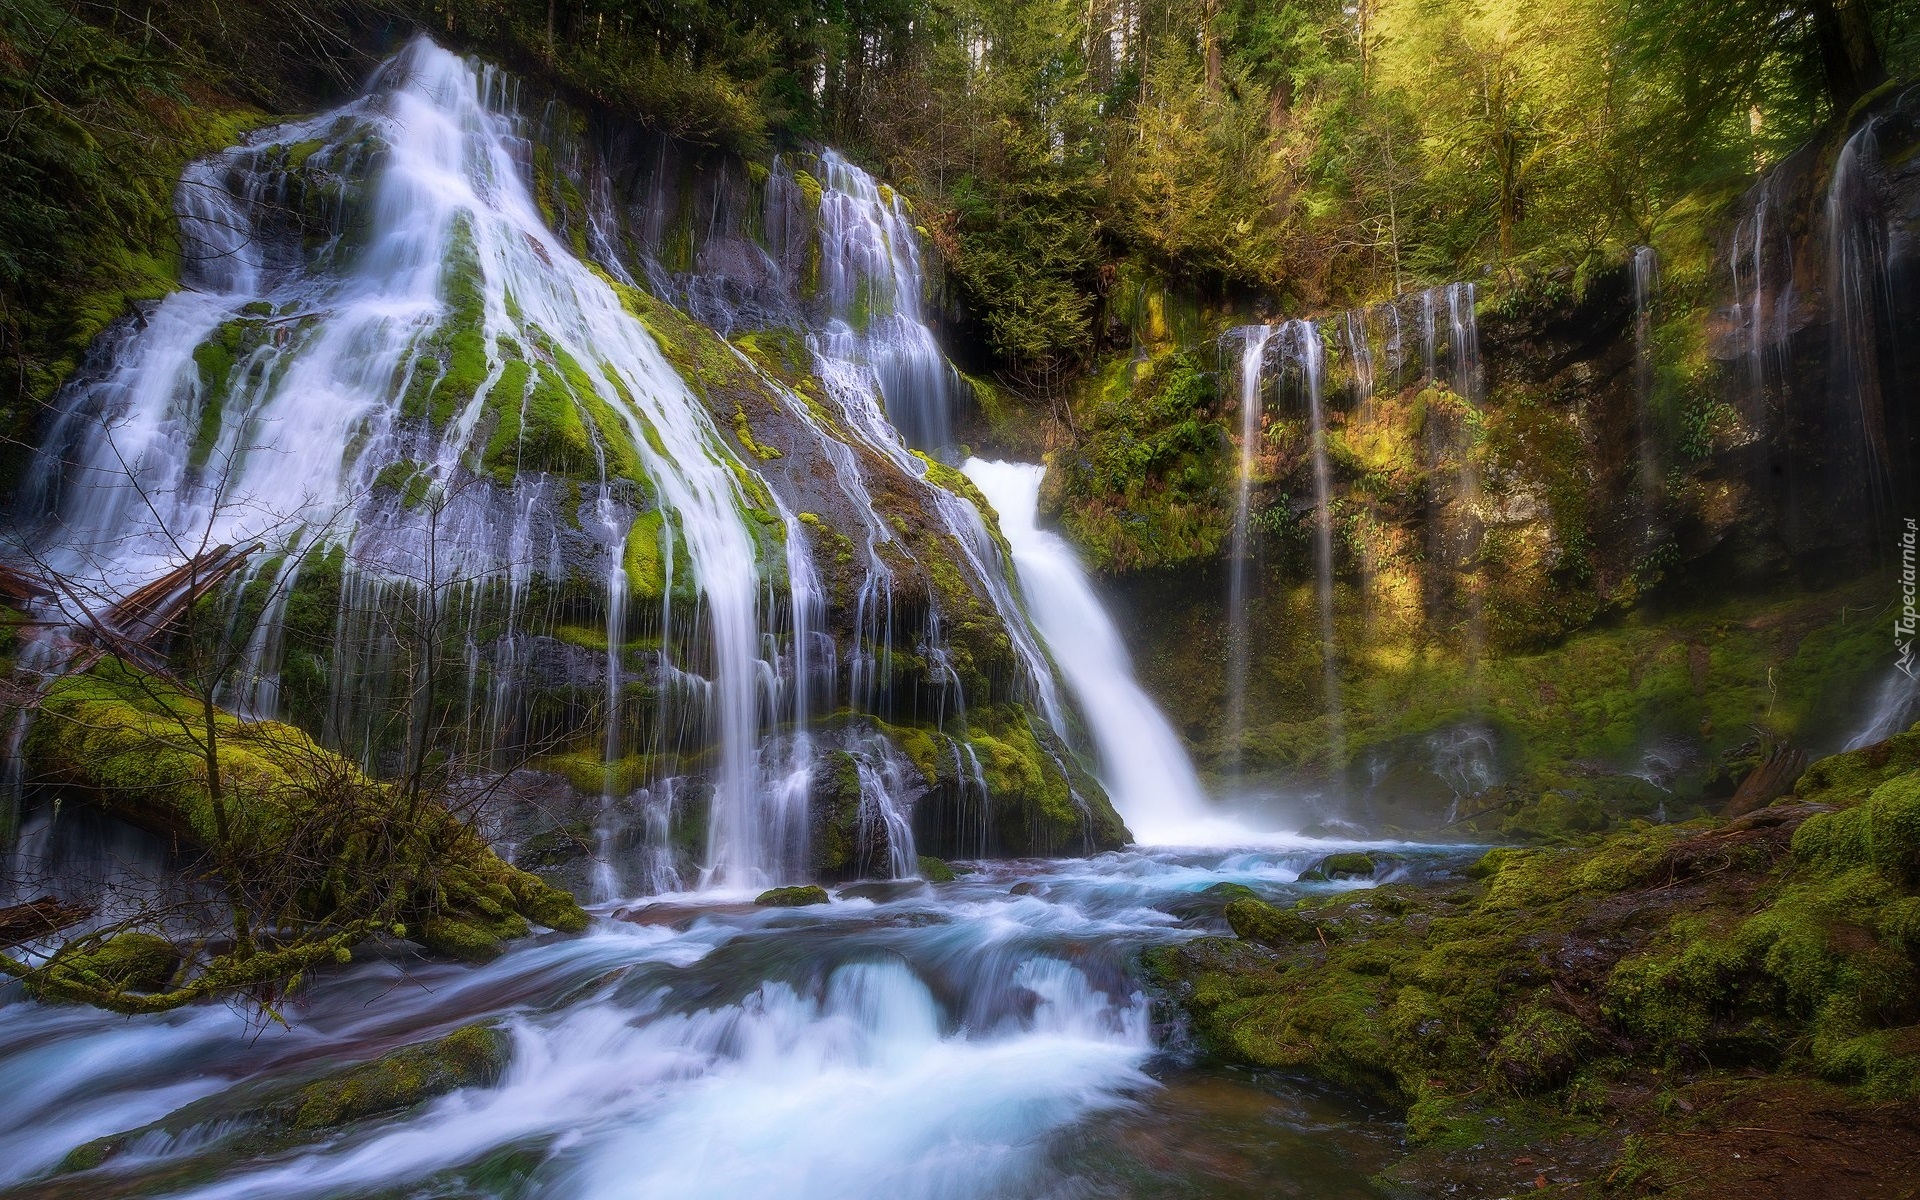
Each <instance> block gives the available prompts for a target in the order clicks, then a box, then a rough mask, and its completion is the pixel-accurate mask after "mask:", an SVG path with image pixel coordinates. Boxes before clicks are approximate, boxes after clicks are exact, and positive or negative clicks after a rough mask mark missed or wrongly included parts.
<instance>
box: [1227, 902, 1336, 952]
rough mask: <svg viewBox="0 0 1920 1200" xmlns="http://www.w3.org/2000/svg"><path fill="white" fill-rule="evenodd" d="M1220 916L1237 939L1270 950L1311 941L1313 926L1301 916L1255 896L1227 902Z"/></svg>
mask: <svg viewBox="0 0 1920 1200" xmlns="http://www.w3.org/2000/svg"><path fill="white" fill-rule="evenodd" d="M1221 915H1222V916H1224V917H1225V918H1226V919H1227V924H1228V925H1229V926H1231V927H1232V928H1233V933H1234V936H1235V937H1240V938H1245V939H1246V940H1247V941H1250V942H1260V943H1262V944H1263V945H1268V946H1281V945H1285V944H1287V943H1289V942H1305V941H1311V940H1312V939H1313V937H1314V926H1313V923H1312V922H1311V921H1308V920H1307V919H1306V918H1305V917H1302V916H1301V915H1300V914H1299V913H1296V912H1292V911H1290V910H1287V909H1281V908H1275V907H1274V906H1273V905H1271V904H1268V903H1267V902H1266V901H1264V900H1261V899H1259V898H1258V897H1256V896H1252V895H1247V896H1236V897H1235V898H1234V899H1232V900H1230V901H1228V902H1227V906H1226V908H1225V909H1223V910H1222V912H1221Z"/></svg>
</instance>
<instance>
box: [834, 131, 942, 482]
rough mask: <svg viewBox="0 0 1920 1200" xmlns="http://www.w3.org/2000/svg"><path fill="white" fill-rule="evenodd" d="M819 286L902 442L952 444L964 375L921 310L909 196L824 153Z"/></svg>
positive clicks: (931, 447)
mask: <svg viewBox="0 0 1920 1200" xmlns="http://www.w3.org/2000/svg"><path fill="white" fill-rule="evenodd" d="M820 170H821V174H822V176H823V178H822V179H821V180H820V183H821V186H822V190H821V197H820V250H821V253H820V289H821V292H822V293H823V295H824V297H825V298H826V301H827V303H828V306H829V311H830V312H831V313H832V316H833V318H834V320H835V321H837V322H839V323H841V324H843V325H844V326H845V329H844V330H843V331H840V333H841V336H844V337H847V338H850V339H852V340H854V341H856V342H857V343H858V347H859V352H858V355H857V357H859V358H860V359H861V360H862V361H863V362H865V364H866V366H867V369H868V370H870V371H871V372H872V373H873V378H874V382H875V385H876V386H877V387H878V389H879V392H880V396H881V398H882V400H883V401H884V405H885V412H886V415H887V417H888V418H889V420H890V421H891V423H892V425H893V428H894V429H895V430H897V431H898V433H899V437H900V439H901V440H903V441H905V442H906V444H907V445H909V446H913V447H916V448H918V449H922V450H929V451H932V450H939V449H942V448H944V447H945V446H947V444H948V443H949V442H950V441H951V440H952V428H953V416H952V406H953V402H954V397H955V396H956V395H957V394H958V389H959V384H960V379H959V376H958V375H957V374H956V373H955V371H954V369H953V366H952V365H951V364H950V363H948V362H947V356H946V355H945V354H943V353H942V352H941V350H940V346H939V344H938V343H937V342H935V341H934V337H933V331H932V329H930V328H929V327H928V326H927V323H926V319H925V317H924V315H923V313H922V298H921V292H922V289H923V287H924V273H923V271H922V269H921V266H920V250H919V240H918V239H917V238H916V237H915V235H914V232H913V221H912V219H911V218H910V217H909V215H908V213H907V210H906V202H905V201H903V200H902V199H901V198H900V197H899V195H898V194H897V193H895V192H894V191H893V190H892V189H890V188H885V187H882V186H881V185H880V184H879V183H878V182H876V181H875V180H874V178H873V177H872V176H871V175H869V174H867V173H866V172H865V171H862V170H861V169H860V168H858V167H856V166H854V165H853V164H852V163H850V162H848V161H847V160H846V159H845V158H842V157H841V156H840V155H839V154H838V153H837V152H835V151H832V150H828V151H826V152H824V153H823V154H821V156H820Z"/></svg>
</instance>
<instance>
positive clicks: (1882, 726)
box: [1840, 667, 1920, 750]
mask: <svg viewBox="0 0 1920 1200" xmlns="http://www.w3.org/2000/svg"><path fill="white" fill-rule="evenodd" d="M1916 718H1920V678H1916V677H1915V676H1912V675H1909V674H1907V673H1906V672H1905V671H1903V670H1901V669H1900V668H1899V667H1895V668H1893V669H1892V670H1890V671H1888V672H1887V677H1886V678H1885V679H1884V680H1882V681H1881V683H1880V687H1879V689H1878V690H1877V691H1875V692H1874V694H1873V702H1872V704H1871V705H1870V706H1869V707H1868V709H1867V712H1866V720H1864V721H1863V722H1861V724H1860V727H1859V728H1858V729H1857V730H1855V731H1854V733H1853V735H1852V736H1850V737H1849V738H1847V741H1846V744H1845V745H1843V746H1841V747H1840V748H1841V749H1842V750H1858V749H1860V748H1861V747H1862V746H1871V745H1873V744H1874V743H1875V742H1884V741H1886V740H1887V739H1888V738H1890V737H1892V736H1893V735H1894V734H1896V733H1905V732H1906V731H1907V730H1908V729H1909V728H1911V727H1912V726H1913V723H1914V721H1915V719H1916Z"/></svg>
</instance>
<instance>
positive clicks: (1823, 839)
mask: <svg viewBox="0 0 1920 1200" xmlns="http://www.w3.org/2000/svg"><path fill="white" fill-rule="evenodd" d="M1907 736H1909V737H1911V736H1914V735H1907ZM1793 850H1794V853H1795V854H1796V855H1798V856H1799V857H1801V858H1802V859H1805V860H1807V861H1809V862H1812V863H1816V864H1818V865H1820V866H1822V867H1825V868H1826V869H1828V870H1846V869H1848V868H1850V867H1872V868H1874V869H1875V870H1878V871H1879V872H1881V873H1882V874H1884V875H1885V876H1887V878H1889V879H1892V880H1895V881H1897V882H1899V883H1903V884H1906V885H1909V886H1920V771H1910V772H1907V773H1906V774H1902V775H1896V776H1894V777H1893V778H1891V779H1889V780H1887V781H1886V782H1885V783H1882V784H1880V785H1879V786H1878V787H1876V788H1874V790H1873V792H1872V793H1871V794H1870V795H1869V796H1868V797H1867V799H1866V800H1865V801H1864V802H1863V803H1860V804H1857V805H1855V806H1854V807H1852V808H1847V809H1843V810H1841V811H1839V812H1832V813H1822V814H1820V815H1818V816H1815V817H1814V818H1813V819H1812V820H1810V821H1808V822H1807V823H1806V824H1804V825H1802V826H1801V827H1800V830H1799V832H1798V833H1796V834H1795V835H1794V839H1793Z"/></svg>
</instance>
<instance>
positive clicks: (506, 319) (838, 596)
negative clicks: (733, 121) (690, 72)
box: [16, 42, 1126, 893]
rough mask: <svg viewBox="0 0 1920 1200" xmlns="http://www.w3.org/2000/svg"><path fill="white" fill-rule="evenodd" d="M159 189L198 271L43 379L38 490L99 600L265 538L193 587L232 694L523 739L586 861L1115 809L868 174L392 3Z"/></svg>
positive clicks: (483, 759) (551, 824)
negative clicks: (363, 51) (222, 572)
mask: <svg viewBox="0 0 1920 1200" xmlns="http://www.w3.org/2000/svg"><path fill="white" fill-rule="evenodd" d="M178 203H179V205H180V210H181V213H182V219H183V228H184V233H183V236H182V239H181V240H182V243H183V245H184V246H185V247H186V248H187V253H186V254H185V255H184V260H185V261H184V264H183V268H182V269H183V281H184V282H185V283H186V285H187V290H185V291H182V292H177V293H174V294H172V295H170V296H168V297H167V298H166V299H165V300H163V301H161V302H159V303H158V304H157V305H148V306H143V307H142V308H141V309H140V311H139V312H138V313H137V314H135V315H134V316H133V317H132V318H130V319H129V320H127V321H125V322H122V323H121V324H120V325H119V326H117V327H116V328H115V329H114V330H113V331H111V332H110V333H109V334H108V335H107V336H106V338H105V339H104V340H103V341H102V342H101V343H100V344H99V345H98V346H97V347H96V348H95V350H94V351H93V352H92V354H91V355H90V358H89V361H88V365H87V366H86V367H85V368H84V369H83V370H82V371H81V372H80V373H79V374H78V375H76V377H75V378H74V379H73V380H72V381H71V382H70V383H69V384H68V385H67V386H66V387H65V388H64V389H63V390H62V392H61V393H60V395H59V397H58V399H57V402H56V404H55V406H54V407H55V413H54V416H53V417H52V419H51V421H50V424H49V427H48V429H47V431H46V435H45V438H44V445H43V449H42V451H41V453H40V455H39V457H38V459H37V460H36V463H35V466H34V468H33V470H32V472H31V473H30V479H29V483H28V486H27V488H26V490H25V492H24V493H23V495H22V498H21V500H20V502H19V504H18V506H17V509H16V515H17V517H18V518H19V523H20V525H21V526H22V529H23V535H24V537H23V540H24V542H25V543H26V545H27V546H28V547H29V551H30V553H29V554H28V555H27V558H28V559H29V560H30V562H29V565H30V567H31V569H32V570H33V571H35V572H38V573H40V574H44V575H50V576H51V575H57V576H60V577H63V578H69V579H77V580H81V581H82V584H81V587H80V589H78V590H79V591H80V592H84V593H85V594H87V595H90V596H96V597H101V598H104V599H105V600H111V599H112V598H114V597H117V596H120V595H123V594H125V593H127V592H129V591H130V590H132V589H135V588H138V587H139V586H141V585H142V584H144V583H145V582H146V581H147V580H148V579H150V578H152V577H154V576H155V575H156V574H157V573H159V572H161V571H162V570H164V569H166V568H167V567H168V566H169V565H170V564H173V563H175V562H176V561H177V560H178V559H179V558H180V557H181V555H182V553H183V549H184V550H185V551H189V552H190V551H191V548H192V547H193V546H195V545H206V546H211V545H214V544H215V543H220V544H232V545H236V546H242V547H244V546H246V545H248V544H250V543H251V544H256V545H257V546H258V550H257V552H255V553H254V554H253V555H252V557H251V559H250V565H249V566H248V567H247V568H246V570H245V571H243V572H242V573H241V574H240V575H239V576H237V577H236V583H235V584H234V586H232V587H231V588H228V589H226V590H224V591H222V592H220V593H219V594H218V595H217V596H211V597H209V598H207V599H206V600H205V601H204V602H203V603H204V604H205V605H210V606H213V610H214V611H215V612H216V615H219V614H224V615H220V616H219V619H218V620H214V621H211V622H208V623H204V625H205V628H208V629H210V630H212V631H213V632H212V633H210V634H209V636H210V637H212V638H213V639H214V640H216V641H219V640H221V639H225V641H226V642H227V643H230V644H231V645H232V648H233V650H234V655H235V658H236V661H237V662H238V664H239V665H238V667H237V669H236V670H234V671H233V672H232V675H231V678H229V679H225V680H223V681H222V682H221V685H220V690H221V695H222V701H223V703H225V704H227V705H229V706H230V707H233V708H236V709H239V710H240V711H242V712H245V713H247V714H249V715H253V716H259V717H272V716H279V717H283V718H285V719H287V720H290V721H293V722H294V723H296V724H298V725H300V726H302V727H304V728H305V729H307V730H309V731H310V732H312V733H314V734H315V735H317V736H319V737H320V738H321V739H322V740H323V741H325V742H326V743H328V744H330V745H332V746H335V747H337V748H339V749H341V750H342V751H344V752H346V753H347V754H348V755H350V756H351V757H353V758H354V759H355V760H357V761H359V762H360V763H362V764H363V765H365V766H366V767H368V768H370V769H372V770H374V771H375V772H378V773H381V774H389V773H397V774H401V775H405V774H407V773H409V772H418V771H421V770H425V769H432V770H435V771H439V772H442V773H443V774H445V775H447V776H448V777H450V778H459V779H463V780H466V781H468V782H470V783H471V782H473V781H483V780H486V779H498V778H501V777H502V776H503V773H507V772H511V774H510V776H507V783H506V785H505V787H504V788H503V789H501V790H500V791H499V793H498V794H497V795H496V796H495V798H494V800H493V801H492V804H491V807H492V810H493V816H492V820H493V822H494V825H495V829H496V832H497V833H498V834H499V836H500V837H501V839H502V840H503V841H504V842H505V843H506V844H507V845H509V846H510V847H512V848H514V850H515V852H517V853H518V854H519V855H520V856H521V858H522V860H523V861H525V862H527V863H528V864H529V865H532V866H535V867H538V868H541V869H543V870H546V871H548V872H550V873H553V874H555V875H556V876H557V877H559V878H562V879H564V880H565V881H567V882H569V883H570V884H572V885H574V886H576V887H581V888H594V887H597V888H599V889H601V890H603V891H608V892H611V891H616V890H618V891H621V892H623V893H624V892H626V891H630V890H633V889H635V888H640V887H646V886H654V887H661V886H674V885H676V884H691V883H693V882H695V881H697V880H699V879H701V878H703V877H706V878H709V879H714V880H718V881H721V882H734V883H738V884H742V885H754V884H761V883H766V882H779V881H782V880H785V879H791V878H812V877H820V878H828V879H833V878H845V877H850V876H854V875H861V874H879V875H887V874H910V873H912V872H913V871H914V869H915V862H916V858H915V855H916V852H930V853H935V854H963V853H964V854H982V853H1073V852H1084V851H1087V850H1091V849H1094V848H1097V847H1103V846H1112V845H1117V844H1119V843H1120V842H1122V841H1123V840H1124V839H1125V837H1126V831H1125V829H1124V827H1123V826H1122V825H1121V823H1120V821H1119V819H1118V818H1117V816H1115V815H1114V813H1113V811H1112V809H1111V807H1110V805H1109V804H1108V803H1107V801H1106V798H1105V796H1104V794H1103V793H1102V791H1101V789H1100V787H1099V785H1098V784H1097V783H1096V782H1094V781H1093V780H1092V779H1091V777H1090V776H1089V775H1088V774H1087V773H1086V771H1085V770H1084V769H1082V767H1081V765H1080V761H1079V759H1078V757H1077V756H1076V754H1075V751H1074V749H1073V747H1072V745H1071V742H1072V740H1073V739H1074V738H1075V737H1076V736H1077V735H1076V733H1075V729H1074V720H1075V718H1074V717H1073V714H1072V713H1071V711H1070V710H1069V708H1068V707H1067V706H1066V704H1065V703H1064V701H1063V700H1062V699H1061V698H1060V696H1059V694H1058V690H1057V688H1056V685H1055V683H1054V679H1053V675H1052V668H1051V666H1050V664H1049V663H1048V662H1047V660H1046V657H1045V655H1044V653H1042V651H1041V650H1040V649H1039V647H1038V645H1037V643H1036V642H1035V640H1034V638H1033V635H1032V634H1031V632H1030V631H1029V630H1028V628H1027V625H1026V622H1025V619H1024V617H1023V616H1022V614H1021V611H1020V607H1019V601H1018V598H1017V595H1016V593H1015V591H1014V588H1013V587H1012V585H1011V582H1010V567H1009V565H1008V562H1007V559H1006V555H1005V550H1004V544H1003V543H1002V542H1001V541H1000V539H999V538H998V536H997V533H996V531H995V530H994V529H993V526H992V524H991V520H992V518H991V512H990V510H989V509H987V507H986V505H985V504H984V502H982V501H980V500H979V498H978V496H977V494H976V493H975V492H974V491H973V489H972V488H971V486H970V485H969V484H968V483H967V482H966V480H965V479H964V477H962V476H960V475H959V474H958V472H956V471H953V470H951V469H950V468H949V467H947V466H945V465H943V464H942V463H941V462H940V461H938V459H937V458H935V457H931V456H929V455H928V454H926V453H923V452H922V450H921V449H920V447H925V448H926V449H931V450H935V451H938V450H939V449H940V447H941V444H942V437H943V434H944V427H943V426H941V425H940V424H939V418H940V417H941V416H942V414H943V413H944V412H945V410H946V406H947V405H948V404H949V403H950V401H951V397H950V395H949V394H948V391H947V389H950V388H952V387H953V385H955V384H956V383H957V377H956V376H955V375H954V373H953V372H952V369H951V368H950V367H948V366H947V365H946V363H945V359H944V358H943V357H942V356H941V355H940V353H939V350H938V348H937V347H936V346H935V345H934V344H933V341H932V337H931V334H930V332H929V331H928V329H927V328H926V325H925V322H924V321H923V320H922V319H921V317H920V304H921V292H922V290H923V289H924V288H925V286H926V284H925V278H924V273H923V271H922V270H921V268H920V266H919V262H918V258H917V253H918V252H917V247H916V245H915V241H916V235H915V232H914V230H913V226H912V220H911V214H910V213H909V211H908V209H907V208H906V206H905V204H904V203H903V202H902V201H901V200H900V199H899V198H898V197H896V196H894V195H893V194H892V193H891V192H890V191H888V190H887V189H885V188H884V187H883V186H881V185H878V184H876V183H875V182H874V181H873V180H871V179H870V178H869V177H867V176H866V175H865V174H864V173H862V172H860V171H858V170H857V169H856V168H854V167H852V166H851V165H850V164H848V163H846V162H845V161H844V160H841V159H839V158H838V157H837V156H834V155H832V154H830V153H822V154H819V155H813V154H806V155H796V156H790V157H788V158H785V159H781V160H776V161H774V162H772V163H755V162H747V161H744V160H740V159H732V158H725V157H716V156H705V157H703V156H700V155H697V154H693V153H691V152H688V151H685V150H684V149H682V148H680V147H677V146H676V145H674V144H673V143H671V142H669V141H665V140H662V139H659V138H656V137H652V136H650V135H646V134H644V133H642V132H640V131H638V130H636V129H632V128H628V127H624V126H618V125H615V124H613V123H611V122H608V121H605V120H603V119H600V118H597V117H592V116H589V115H587V114H585V113H583V112H581V111H579V110H576V109H573V108H571V107H569V106H568V105H567V104H565V103H564V102H562V101H560V100H558V99H554V98H543V97H536V96H534V95H533V94H532V92H531V90H530V89H528V88H526V87H525V86H524V85H523V84H521V83H520V82H518V81H516V80H514V79H512V78H510V77H507V76H504V75H502V74H500V73H498V72H496V71H494V70H492V69H490V68H487V67H485V66H484V65H477V64H472V63H468V62H463V61H462V60H460V59H458V58H456V57H455V56H453V55H451V54H448V53H447V52H445V51H442V50H439V49H438V48H436V47H433V46H432V45H430V44H429V43H426V42H416V43H415V44H413V46H411V47H410V48H409V49H408V50H406V51H405V52H403V53H402V54H401V55H400V56H399V57H398V58H396V59H395V60H393V61H392V62H391V63H389V64H388V65H387V66H386V67H384V68H382V70H381V72H380V73H379V74H378V75H377V76H376V79H375V82H374V84H373V86H372V88H371V90H370V92H369V93H368V94H367V95H366V96H365V97H363V98H362V99H360V100H357V101H355V102H353V103H351V104H349V105H347V106H346V107H344V108H341V109H339V110H335V111H333V112H329V113H325V114H321V115H319V116H316V117H313V118H310V119H306V120H302V121H296V122H293V123H290V124H287V125H282V126H277V127H272V128H267V129H263V130H261V131H260V132H258V133H256V134H254V135H252V136H251V137H249V139H248V140H247V141H246V142H245V143H244V144H242V145H241V146H239V147H236V148H234V149H231V150H228V151H225V152H224V153H221V154H219V155H216V156H214V157H213V158H210V159H207V160H204V161H203V162H202V163H199V164H196V165H195V166H194V167H193V168H191V169H190V170H189V172H188V175H187V178H186V181H185V183H184V184H183V186H182V188H181V191H180V194H179V200H178ZM897 426H898V427H897ZM903 429H904V430H905V431H906V434H907V436H909V437H912V438H914V439H915V442H916V445H915V446H913V447H910V445H909V443H908V440H907V437H903V435H902V430H903ZM62 607H66V606H63V605H61V604H59V603H57V602H55V603H50V604H49V615H51V614H52V610H53V609H55V608H62ZM68 615H69V616H71V615H72V614H68ZM222 631H224V632H222ZM44 653H48V651H45V650H44V649H35V648H33V647H31V646H29V647H27V648H26V649H24V650H23V651H22V655H23V657H25V658H33V657H34V656H35V655H39V654H44ZM38 665H42V666H46V665H49V664H45V663H41V664H38ZM596 859H597V860H598V861H599V863H600V864H601V873H599V874H595V869H594V867H593V865H592V864H593V863H594V861H595V860H596ZM622 862H624V863H628V864H635V865H633V866H632V867H631V868H630V869H631V870H632V871H634V872H636V873H637V872H644V873H645V876H646V877H645V878H634V877H626V878H619V877H610V876H609V875H608V874H606V864H608V863H622Z"/></svg>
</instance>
